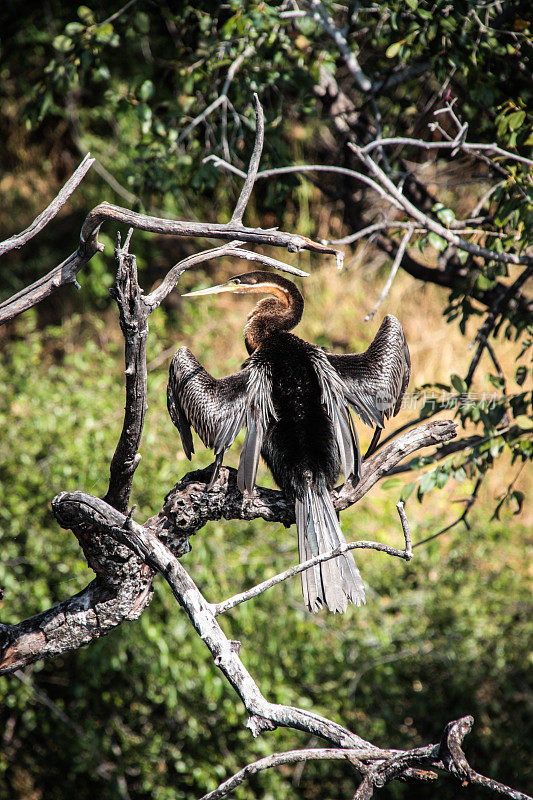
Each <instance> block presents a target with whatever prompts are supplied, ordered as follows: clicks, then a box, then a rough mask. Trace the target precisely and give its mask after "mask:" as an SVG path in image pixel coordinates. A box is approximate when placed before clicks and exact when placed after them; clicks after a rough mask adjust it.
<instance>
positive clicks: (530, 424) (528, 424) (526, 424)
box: [514, 414, 533, 431]
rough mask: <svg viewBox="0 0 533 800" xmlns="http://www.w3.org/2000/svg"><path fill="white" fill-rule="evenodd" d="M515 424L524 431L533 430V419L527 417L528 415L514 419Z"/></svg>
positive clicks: (520, 415) (521, 415)
mask: <svg viewBox="0 0 533 800" xmlns="http://www.w3.org/2000/svg"><path fill="white" fill-rule="evenodd" d="M514 421H515V424H516V425H518V427H519V428H520V429H521V430H523V431H531V430H533V419H531V417H528V416H526V414H519V415H518V416H517V417H515V418H514Z"/></svg>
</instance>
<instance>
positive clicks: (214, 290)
mask: <svg viewBox="0 0 533 800" xmlns="http://www.w3.org/2000/svg"><path fill="white" fill-rule="evenodd" d="M238 290H239V286H238V284H236V283H232V282H231V281H228V282H227V283H220V284H219V285H218V286H209V287H208V288H207V289H198V291H196V292H187V293H186V294H182V295H181V296H182V297H199V296H200V295H202V294H222V293H223V292H237V291H238Z"/></svg>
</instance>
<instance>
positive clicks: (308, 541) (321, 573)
mask: <svg viewBox="0 0 533 800" xmlns="http://www.w3.org/2000/svg"><path fill="white" fill-rule="evenodd" d="M296 526H297V528H298V546H299V552H300V561H301V562H302V561H306V560H307V559H308V558H312V557H313V556H316V555H320V554H322V553H327V552H329V551H331V550H334V549H335V548H336V547H338V546H339V545H341V544H345V543H346V539H345V538H344V534H343V533H342V530H341V528H340V525H339V521H338V519H337V515H336V513H335V509H334V507H333V503H332V500H331V497H330V495H329V492H328V491H327V490H326V489H325V488H324V489H322V490H320V489H317V488H316V487H312V486H309V487H308V488H307V490H306V492H305V494H304V496H303V498H302V499H299V498H297V499H296ZM302 589H303V595H304V600H305V604H306V606H307V608H308V609H309V610H310V611H319V610H320V609H321V608H322V606H323V605H326V606H327V607H328V608H329V610H330V611H333V612H334V613H342V612H344V611H346V607H347V605H348V600H350V601H351V602H352V603H355V605H357V606H359V605H361V603H364V602H365V587H364V584H363V581H362V579H361V575H360V574H359V570H358V569H357V566H356V564H355V561H354V558H353V555H352V554H351V553H350V552H348V553H343V554H342V555H340V556H338V557H337V558H334V559H330V560H329V561H322V562H321V563H320V564H316V565H315V566H314V567H310V568H309V569H306V570H305V572H302Z"/></svg>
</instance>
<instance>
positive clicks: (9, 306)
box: [0, 97, 342, 325]
mask: <svg viewBox="0 0 533 800" xmlns="http://www.w3.org/2000/svg"><path fill="white" fill-rule="evenodd" d="M255 105H256V120H257V122H256V142H255V147H254V151H253V154H252V158H251V160H250V166H249V169H248V173H247V174H246V175H245V183H244V186H243V189H242V191H241V195H240V197H239V200H238V201H237V205H236V207H235V211H234V213H233V215H232V219H231V221H230V222H229V223H228V224H220V223H208V222H206V223H202V222H185V221H179V220H168V219H163V218H161V217H152V216H148V215H146V214H139V213H137V212H135V211H129V210H128V209H126V208H121V207H120V206H114V205H111V204H110V203H101V204H100V205H98V206H96V207H95V208H93V209H92V211H90V212H89V214H88V215H87V217H86V219H85V222H84V223H83V225H82V228H81V232H80V243H79V245H78V249H77V250H76V252H74V253H72V254H71V255H70V256H69V257H68V258H67V259H65V261H63V262H62V263H61V264H60V265H59V266H58V267H55V268H54V269H53V270H51V271H50V272H49V273H48V274H47V275H44V276H43V277H42V278H39V280H38V281H36V282H35V283H33V284H32V285H31V286H28V287H26V288H25V289H22V290H21V291H20V292H18V293H17V294H16V295H14V296H13V297H11V298H9V299H8V300H6V301H5V302H3V303H1V304H0V325H1V324H3V323H4V322H8V321H9V320H11V319H13V318H14V317H16V316H17V315H18V314H21V313H22V312H23V311H26V310H27V309H28V308H31V307H32V306H34V305H36V304H37V303H40V302H41V300H43V299H44V298H45V297H48V296H49V295H50V294H52V292H55V291H56V290H57V289H59V288H60V287H61V286H65V285H67V284H70V283H73V284H74V285H76V286H77V285H78V283H77V274H78V272H79V271H80V269H81V268H82V267H83V266H84V265H85V264H86V263H87V262H88V261H90V259H91V258H92V257H93V256H94V255H95V253H97V252H99V251H102V250H103V245H102V244H100V243H99V242H98V232H99V230H100V227H101V225H102V224H103V223H104V222H114V223H117V224H120V225H127V226H128V227H130V228H134V229H137V230H143V231H148V232H151V233H160V234H167V235H171V236H191V237H193V238H203V239H224V240H226V241H228V242H231V243H232V244H233V246H234V248H235V250H234V252H233V253H232V254H233V255H236V257H238V258H245V257H246V255H245V254H246V253H247V251H245V250H243V249H242V248H241V247H240V245H241V244H242V243H250V244H261V245H272V246H274V247H283V248H286V249H287V250H288V251H289V252H291V253H297V252H300V251H301V250H310V251H312V252H317V253H331V254H333V255H335V257H336V260H337V264H338V265H342V253H341V252H340V251H339V250H337V249H336V248H334V247H331V246H329V245H325V244H320V243H318V242H313V241H312V240H311V239H308V238H307V237H305V236H299V235H297V234H292V233H285V232H284V231H278V230H277V229H268V230H265V229H263V228H247V227H245V226H243V224H242V215H243V213H244V210H245V208H246V204H247V202H248V200H249V198H250V194H251V192H252V189H253V186H254V183H255V180H256V177H257V170H258V167H259V161H260V158H261V152H262V148H263V139H264V124H263V111H262V108H261V105H260V103H259V100H258V99H257V97H255ZM91 163H92V161H91V162H90V163H89V160H88V157H87V159H86V160H85V162H82V164H83V169H85V171H87V169H88V168H89V167H90V166H91ZM87 164H88V166H87ZM82 172H83V170H82V165H80V167H79V168H78V171H77V173H75V175H76V180H77V181H78V183H79V181H80V180H81V177H83V175H82V174H81V173H82ZM80 175H81V177H79V176H80ZM73 179H74V176H73V177H72V179H71V181H73ZM74 188H75V187H74ZM65 189H66V187H65V188H64V189H63V190H62V192H63V193H64V192H65ZM69 190H70V191H72V190H73V189H72V184H71V186H70V187H69ZM67 196H68V195H67ZM58 197H63V195H62V194H61V192H60V194H59V195H58ZM65 199H66V198H65ZM57 202H58V201H57V198H56V201H54V203H56V204H57ZM63 202H64V200H63ZM52 205H53V204H51V206H50V208H51V207H52ZM58 207H59V206H58ZM47 211H48V209H47ZM44 213H45V214H46V213H47V212H44ZM53 213H56V212H55V211H54V212H53ZM53 213H52V214H51V216H53ZM51 216H49V218H51ZM36 222H37V221H36ZM34 224H35V223H34ZM44 224H46V223H44ZM41 227H42V226H41ZM35 233H37V230H35ZM35 233H31V235H28V236H27V238H31V236H32V235H35ZM21 236H22V234H21ZM21 243H23V242H21ZM13 246H16V245H13ZM201 260H207V259H206V257H205V254H202V258H201ZM250 260H256V261H260V262H261V263H263V264H268V262H269V261H270V264H269V265H270V266H275V267H276V268H277V269H282V270H285V271H287V272H292V273H293V274H297V275H302V274H304V273H302V271H301V270H297V269H296V268H295V267H291V266H289V265H288V264H284V263H283V262H281V261H276V260H274V259H269V258H268V257H267V256H260V255H259V254H255V253H254V254H251V255H250ZM193 263H195V262H194V261H191V262H190V263H189V264H188V265H187V266H192V265H193ZM182 266H183V265H182ZM179 269H180V265H177V266H176V267H175V268H174V272H173V277H172V278H169V276H167V287H168V285H169V284H170V283H171V282H172V280H174V279H175V280H177V278H178V277H179V274H181V273H180V272H179ZM176 275H177V277H176ZM174 285H175V283H174ZM167 287H165V290H166V288H167ZM168 291H170V289H168ZM156 299H157V300H158V302H161V299H162V291H161V290H160V291H159V292H158V293H157V294H156V295H155V296H154V297H152V301H155V300H156ZM153 307H154V308H155V305H154V306H153Z"/></svg>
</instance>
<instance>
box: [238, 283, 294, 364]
mask: <svg viewBox="0 0 533 800" xmlns="http://www.w3.org/2000/svg"><path fill="white" fill-rule="evenodd" d="M277 280H278V281H279V284H278V283H276V284H272V285H271V286H269V287H268V288H267V287H263V288H262V291H263V292H264V291H268V292H269V294H273V295H274V297H264V298H263V299H262V300H260V301H259V302H258V304H257V305H256V307H255V308H254V309H253V310H252V311H251V312H250V313H249V314H248V322H247V324H246V326H245V328H244V342H245V344H246V349H247V350H248V353H250V354H251V353H253V352H254V350H257V348H258V347H259V346H260V345H261V343H262V342H264V341H265V339H266V338H267V337H268V336H271V335H272V334H273V333H277V332H279V331H290V330H292V329H293V328H294V327H295V326H296V325H297V324H298V323H299V322H300V320H301V318H302V314H303V310H304V300H303V297H302V295H301V294H300V292H299V290H298V289H297V288H296V286H295V285H294V283H292V281H288V280H283V279H281V277H280V276H277ZM258 288H259V287H258Z"/></svg>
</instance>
